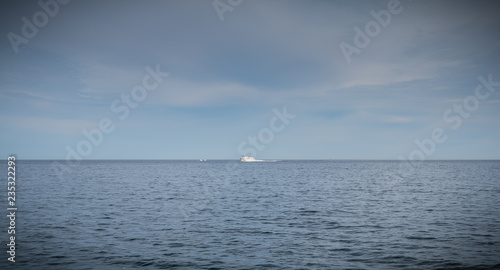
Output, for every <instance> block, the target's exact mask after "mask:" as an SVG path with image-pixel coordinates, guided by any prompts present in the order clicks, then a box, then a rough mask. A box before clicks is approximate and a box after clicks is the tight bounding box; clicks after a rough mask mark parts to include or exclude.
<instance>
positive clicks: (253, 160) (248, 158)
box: [240, 155, 264, 162]
mask: <svg viewBox="0 0 500 270" xmlns="http://www.w3.org/2000/svg"><path fill="white" fill-rule="evenodd" d="M240 161H241V162H257V161H264V160H258V159H255V158H253V157H249V156H246V155H243V156H241V157H240Z"/></svg>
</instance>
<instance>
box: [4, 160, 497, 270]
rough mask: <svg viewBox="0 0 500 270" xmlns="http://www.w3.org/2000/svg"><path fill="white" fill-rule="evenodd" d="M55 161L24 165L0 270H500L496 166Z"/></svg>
mask: <svg viewBox="0 0 500 270" xmlns="http://www.w3.org/2000/svg"><path fill="white" fill-rule="evenodd" d="M51 164H52V162H51V161H23V160H19V161H18V162H17V168H16V176H17V184H16V202H17V207H18V211H17V214H16V262H15V263H10V262H8V261H7V258H8V254H7V253H6V252H5V251H6V250H7V247H6V245H5V244H7V242H8V234H7V227H8V224H7V223H8V220H7V217H6V216H5V215H3V218H1V219H0V226H1V227H2V228H4V229H0V231H1V233H0V235H1V237H0V242H4V250H5V251H3V252H1V253H0V254H3V255H1V256H0V257H3V258H0V268H1V269H138V268H144V269H500V161H426V162H421V163H416V164H413V165H409V164H405V163H402V162H397V161H278V162H258V163H240V162H238V161H229V160H227V161H222V160H220V161H211V160H208V161H207V162H199V161H83V162H81V163H80V164H78V165H76V166H75V167H73V168H72V169H71V171H69V172H67V173H66V174H65V175H64V176H63V177H62V178H58V177H57V176H56V174H55V173H54V171H53V168H52V166H51ZM0 169H1V170H2V171H3V172H5V175H6V172H7V165H6V162H5V164H2V165H1V166H0ZM5 178H6V177H5ZM4 180H5V182H4V187H6V186H7V185H6V179H4ZM2 190H4V191H3V192H1V194H0V201H1V202H3V204H4V210H3V211H4V213H6V214H7V211H6V210H5V209H6V208H7V198H6V197H7V190H6V188H5V189H2Z"/></svg>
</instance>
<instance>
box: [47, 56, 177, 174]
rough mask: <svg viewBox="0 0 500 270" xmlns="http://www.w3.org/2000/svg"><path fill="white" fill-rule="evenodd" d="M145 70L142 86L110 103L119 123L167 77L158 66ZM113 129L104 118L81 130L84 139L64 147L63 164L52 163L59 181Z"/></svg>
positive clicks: (106, 118)
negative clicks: (97, 123)
mask: <svg viewBox="0 0 500 270" xmlns="http://www.w3.org/2000/svg"><path fill="white" fill-rule="evenodd" d="M145 69H146V72H147V74H146V75H144V77H143V78H142V84H138V85H136V86H135V87H133V88H132V89H131V90H130V92H129V93H127V94H122V95H121V96H120V98H117V99H115V100H114V101H113V102H112V103H111V106H110V110H111V112H113V113H115V114H116V115H117V117H118V119H119V120H120V121H123V120H125V119H127V117H128V116H129V115H130V111H131V110H133V109H136V108H137V107H138V106H139V103H140V102H143V101H144V100H145V99H146V98H147V96H148V91H152V90H154V89H156V88H157V87H158V86H159V85H160V84H161V83H162V82H163V77H166V76H168V73H166V72H162V71H160V65H158V64H157V65H156V69H152V68H151V67H150V66H147V67H146V68H145ZM115 127H116V126H115V124H114V122H113V120H111V118H108V117H104V118H102V119H101V120H100V121H99V125H98V128H94V129H91V130H87V129H83V130H82V134H83V136H84V137H85V138H84V139H82V140H80V141H79V142H78V143H77V144H76V146H74V147H72V146H70V145H66V148H65V149H66V159H65V160H66V162H65V164H62V163H59V162H57V161H54V162H52V169H53V170H54V172H55V173H56V175H57V177H58V178H59V180H62V179H63V174H64V173H68V172H69V171H70V169H71V167H74V166H75V165H76V164H77V163H78V162H80V161H81V160H82V159H83V157H86V156H88V155H90V154H91V153H92V151H93V149H94V147H97V146H99V145H100V144H101V143H102V142H103V140H104V137H105V135H106V134H110V133H111V132H113V131H114V130H115Z"/></svg>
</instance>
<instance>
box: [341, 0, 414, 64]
mask: <svg viewBox="0 0 500 270" xmlns="http://www.w3.org/2000/svg"><path fill="white" fill-rule="evenodd" d="M408 1H411V0H408ZM402 11H403V6H402V5H401V3H400V2H399V0H390V1H389V2H388V3H387V10H385V9H383V10H380V11H379V12H375V11H374V10H372V11H370V14H371V15H372V16H373V18H374V20H371V21H369V22H367V23H366V24H365V28H364V32H363V30H361V29H360V28H359V27H357V26H356V27H354V39H353V44H354V46H353V45H351V44H349V43H347V42H345V41H342V42H341V43H340V45H339V46H340V50H341V51H342V54H343V55H344V57H345V60H346V61H347V63H348V64H350V63H351V62H352V59H351V56H352V54H354V53H356V54H360V53H361V49H364V48H366V47H367V46H368V45H370V42H371V38H375V37H376V36H378V35H380V33H381V32H382V28H386V27H387V26H388V25H389V24H390V23H391V20H392V15H396V14H399V13H401V12H402Z"/></svg>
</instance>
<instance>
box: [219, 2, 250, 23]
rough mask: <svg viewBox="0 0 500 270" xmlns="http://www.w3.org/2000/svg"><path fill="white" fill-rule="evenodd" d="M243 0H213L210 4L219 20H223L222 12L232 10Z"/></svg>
mask: <svg viewBox="0 0 500 270" xmlns="http://www.w3.org/2000/svg"><path fill="white" fill-rule="evenodd" d="M241 3H243V0H214V1H213V2H212V5H213V6H214V9H215V12H217V15H218V16H219V19H220V21H221V22H223V21H224V13H226V12H233V11H234V9H235V8H236V7H237V6H239V5H241Z"/></svg>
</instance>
